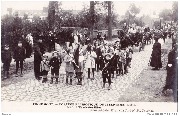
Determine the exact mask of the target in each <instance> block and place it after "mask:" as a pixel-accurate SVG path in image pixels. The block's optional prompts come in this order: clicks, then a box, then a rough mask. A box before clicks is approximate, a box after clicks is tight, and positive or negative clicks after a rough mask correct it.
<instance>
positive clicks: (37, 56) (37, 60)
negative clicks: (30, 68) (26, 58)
mask: <svg viewBox="0 0 180 116" xmlns="http://www.w3.org/2000/svg"><path fill="white" fill-rule="evenodd" d="M44 53H45V49H44V46H43V44H42V38H41V37H39V38H38V41H37V43H35V44H34V74H35V78H36V79H37V80H40V64H41V61H42V56H43V54H44Z"/></svg>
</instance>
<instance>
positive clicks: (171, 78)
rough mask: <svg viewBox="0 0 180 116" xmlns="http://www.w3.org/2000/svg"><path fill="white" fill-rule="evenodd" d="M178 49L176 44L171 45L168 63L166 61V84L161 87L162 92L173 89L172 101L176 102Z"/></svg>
mask: <svg viewBox="0 0 180 116" xmlns="http://www.w3.org/2000/svg"><path fill="white" fill-rule="evenodd" d="M177 57H178V49H177V44H176V45H175V46H174V47H173V49H172V50H171V51H170V52H169V54H168V63H167V67H166V69H167V77H166V85H165V86H164V88H163V91H162V92H163V93H164V94H165V91H166V90H167V89H173V95H174V101H175V102H177V91H178V79H177V77H178V61H177Z"/></svg>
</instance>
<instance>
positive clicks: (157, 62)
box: [150, 36, 162, 70]
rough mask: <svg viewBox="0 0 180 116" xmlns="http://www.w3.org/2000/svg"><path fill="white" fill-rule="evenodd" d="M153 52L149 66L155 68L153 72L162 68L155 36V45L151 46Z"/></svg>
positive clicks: (159, 49)
mask: <svg viewBox="0 0 180 116" xmlns="http://www.w3.org/2000/svg"><path fill="white" fill-rule="evenodd" d="M152 49H153V51H152V54H151V62H150V66H152V67H155V68H154V70H158V69H159V68H162V62H161V44H160V43H159V42H158V37H156V36H155V43H154V45H153V48H152Z"/></svg>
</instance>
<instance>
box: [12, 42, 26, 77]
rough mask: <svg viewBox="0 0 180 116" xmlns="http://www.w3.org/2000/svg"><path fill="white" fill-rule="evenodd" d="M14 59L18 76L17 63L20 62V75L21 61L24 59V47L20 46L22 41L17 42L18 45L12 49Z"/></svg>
mask: <svg viewBox="0 0 180 116" xmlns="http://www.w3.org/2000/svg"><path fill="white" fill-rule="evenodd" d="M14 59H15V62H16V77H17V76H18V75H17V73H18V69H19V64H20V69H21V76H23V75H22V70H23V62H24V60H25V59H26V51H25V48H24V47H22V42H21V41H19V42H18V46H17V47H16V48H15V50H14Z"/></svg>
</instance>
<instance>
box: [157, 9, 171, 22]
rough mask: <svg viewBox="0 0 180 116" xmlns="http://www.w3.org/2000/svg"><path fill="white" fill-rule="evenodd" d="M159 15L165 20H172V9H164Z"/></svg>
mask: <svg viewBox="0 0 180 116" xmlns="http://www.w3.org/2000/svg"><path fill="white" fill-rule="evenodd" d="M159 17H161V18H163V20H164V21H171V20H172V11H171V10H170V9H164V10H162V11H161V12H160V13H159Z"/></svg>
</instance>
